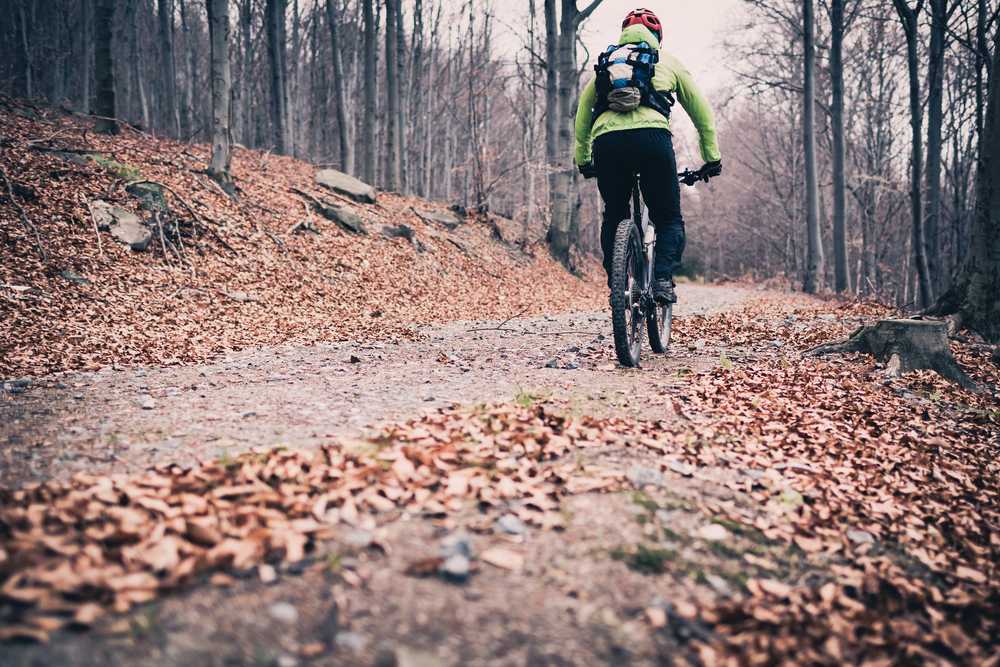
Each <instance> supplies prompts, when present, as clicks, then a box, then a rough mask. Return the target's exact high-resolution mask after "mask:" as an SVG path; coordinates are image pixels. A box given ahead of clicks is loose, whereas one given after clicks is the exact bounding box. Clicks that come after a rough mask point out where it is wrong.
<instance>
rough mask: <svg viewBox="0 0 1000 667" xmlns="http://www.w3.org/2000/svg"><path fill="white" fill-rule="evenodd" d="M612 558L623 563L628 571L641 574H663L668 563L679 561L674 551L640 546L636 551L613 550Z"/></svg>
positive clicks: (611, 552)
mask: <svg viewBox="0 0 1000 667" xmlns="http://www.w3.org/2000/svg"><path fill="white" fill-rule="evenodd" d="M609 553H610V554H611V557H612V558H613V559H615V560H617V561H622V562H623V563H625V565H626V566H627V567H628V569H630V570H632V571H634V572H639V573H641V574H663V573H664V572H666V571H667V563H668V562H669V561H673V560H676V559H677V552H676V551H673V550H672V549H659V548H657V547H647V546H646V545H644V544H638V545H636V547H635V551H634V552H631V551H627V550H625V549H612V550H611V551H610V552H609Z"/></svg>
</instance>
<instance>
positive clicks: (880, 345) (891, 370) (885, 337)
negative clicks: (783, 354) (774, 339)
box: [803, 320, 983, 392]
mask: <svg viewBox="0 0 1000 667" xmlns="http://www.w3.org/2000/svg"><path fill="white" fill-rule="evenodd" d="M843 352H863V353H865V354H870V355H872V356H874V357H875V358H876V359H877V360H878V361H880V362H882V363H884V364H886V371H887V374H888V375H889V376H890V377H898V376H899V374H900V373H909V372H911V371H915V370H919V369H929V370H933V371H936V372H937V373H938V374H939V375H941V376H943V377H946V378H948V379H949V380H951V381H952V382H957V383H958V384H960V385H962V386H963V387H965V388H966V389H972V390H973V391H977V392H978V391H982V390H983V388H982V387H980V386H979V385H978V384H976V382H975V381H974V380H973V379H972V378H970V377H969V376H968V375H966V374H965V371H963V370H962V369H961V368H960V367H959V365H958V362H956V361H955V357H954V356H952V354H951V347H950V346H949V345H948V327H947V325H946V324H945V323H944V322H941V321H938V320H880V321H879V322H877V323H876V324H875V325H874V326H867V327H860V328H858V329H857V330H856V331H855V332H854V333H852V334H851V335H850V336H847V337H846V338H840V339H838V340H833V341H830V342H829V343H823V344H822V345H817V346H816V347H814V348H812V349H809V350H806V351H805V352H804V353H803V354H805V355H807V356H818V355H821V354H836V353H843Z"/></svg>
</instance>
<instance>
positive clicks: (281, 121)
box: [244, 0, 288, 155]
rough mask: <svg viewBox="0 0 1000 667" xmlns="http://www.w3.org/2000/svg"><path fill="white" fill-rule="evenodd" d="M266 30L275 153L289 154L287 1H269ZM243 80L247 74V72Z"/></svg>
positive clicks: (265, 15) (265, 21) (266, 12)
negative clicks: (286, 63) (286, 53)
mask: <svg viewBox="0 0 1000 667" xmlns="http://www.w3.org/2000/svg"><path fill="white" fill-rule="evenodd" d="M264 23H265V25H266V26H267V54H268V57H269V58H270V60H271V123H272V125H273V134H274V152H275V153H277V154H278V155H287V154H288V145H287V143H288V141H287V140H288V106H287V104H286V102H285V100H286V99H287V93H286V87H285V75H286V69H285V0H267V3H266V4H265V6H264ZM244 76H246V73H245V72H244Z"/></svg>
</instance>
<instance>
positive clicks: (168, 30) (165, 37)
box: [158, 0, 181, 139]
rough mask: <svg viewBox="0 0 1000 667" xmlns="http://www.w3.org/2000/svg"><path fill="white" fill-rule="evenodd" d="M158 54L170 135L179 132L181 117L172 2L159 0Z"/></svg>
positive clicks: (170, 0)
mask: <svg viewBox="0 0 1000 667" xmlns="http://www.w3.org/2000/svg"><path fill="white" fill-rule="evenodd" d="M158 4H159V7H158V9H159V23H160V55H161V57H162V60H163V98H164V99H163V102H164V105H165V106H166V109H165V111H166V116H167V126H168V128H169V129H168V132H169V134H170V136H171V137H173V138H175V139H176V138H177V137H179V136H180V134H181V119H180V113H179V109H178V108H177V73H176V72H175V70H174V3H173V0H159V3H158Z"/></svg>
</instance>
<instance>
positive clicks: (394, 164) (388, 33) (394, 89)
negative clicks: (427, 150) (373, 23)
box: [385, 0, 400, 192]
mask: <svg viewBox="0 0 1000 667" xmlns="http://www.w3.org/2000/svg"><path fill="white" fill-rule="evenodd" d="M398 3H399V0H386V2H385V74H386V77H385V78H386V86H387V87H388V89H389V90H388V91H387V94H386V98H387V109H386V114H387V115H388V118H387V119H386V125H387V128H386V143H387V149H388V150H387V153H386V155H387V164H386V189H387V190H389V191H390V192H399V189H400V173H399V80H398V74H399V70H398V65H397V62H396V60H397V58H398V53H397V49H398V48H399V43H398V41H397V39H396V29H397V22H396V14H397V13H398V11H399V7H400V5H399V4H398Z"/></svg>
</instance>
